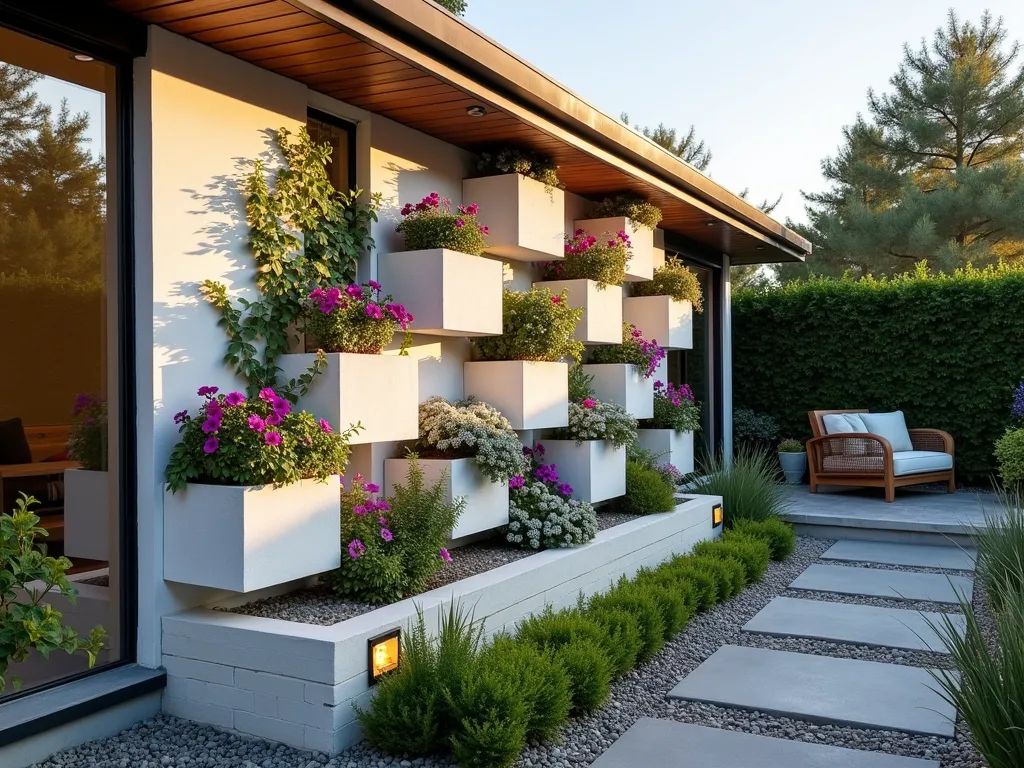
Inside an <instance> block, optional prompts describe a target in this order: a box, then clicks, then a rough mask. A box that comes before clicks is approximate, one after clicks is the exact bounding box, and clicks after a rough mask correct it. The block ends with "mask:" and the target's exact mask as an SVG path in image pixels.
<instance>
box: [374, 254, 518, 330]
mask: <svg viewBox="0 0 1024 768" xmlns="http://www.w3.org/2000/svg"><path fill="white" fill-rule="evenodd" d="M377 279H378V281H379V282H380V283H381V284H382V285H383V286H384V288H385V290H386V291H387V292H388V293H390V294H391V295H392V296H395V297H396V300H397V301H400V302H401V303H402V304H403V305H405V308H406V310H408V311H409V312H410V313H411V314H412V316H413V317H414V318H415V320H414V321H413V323H412V325H411V326H410V329H411V330H412V331H413V332H414V333H422V334H428V335H432V336H500V335H501V289H502V285H503V282H502V264H501V262H500V261H494V260H493V259H486V258H483V257H480V256H471V255H470V254H468V253H460V252H459V251H450V250H448V249H447V248H435V249H432V250H425V251H402V252H399V253H383V254H381V255H380V256H378V257H377Z"/></svg>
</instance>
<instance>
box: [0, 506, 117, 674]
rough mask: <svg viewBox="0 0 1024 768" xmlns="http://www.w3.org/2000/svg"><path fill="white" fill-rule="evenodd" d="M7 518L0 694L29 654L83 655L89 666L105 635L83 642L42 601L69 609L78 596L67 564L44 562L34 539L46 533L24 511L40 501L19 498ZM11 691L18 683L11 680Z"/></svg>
mask: <svg viewBox="0 0 1024 768" xmlns="http://www.w3.org/2000/svg"><path fill="white" fill-rule="evenodd" d="M16 503H17V506H16V508H15V510H14V511H13V512H12V513H11V514H9V515H8V514H3V515H0V691H3V690H4V688H6V686H7V680H6V679H5V675H6V674H7V669H8V667H9V666H10V665H11V664H12V663H17V662H20V661H24V660H25V659H27V658H28V655H29V652H30V651H35V652H36V653H38V654H40V655H41V656H42V657H43V658H49V656H50V654H51V653H53V651H64V652H65V653H67V654H69V655H70V654H73V653H78V652H81V653H84V654H85V655H86V656H87V657H88V659H89V666H90V667H92V666H93V664H95V663H96V654H98V653H99V652H100V650H101V649H102V648H103V640H104V639H105V638H106V636H107V633H106V632H104V631H103V627H99V626H97V627H93V629H92V630H90V632H89V635H88V637H85V636H81V635H79V634H78V632H76V631H75V630H74V629H72V628H71V627H68V626H65V625H64V623H63V616H62V614H61V612H60V611H58V610H56V609H55V608H54V607H53V605H51V604H50V603H49V602H47V600H46V596H47V595H50V594H51V593H54V592H56V593H57V594H59V595H60V596H61V597H62V598H64V599H65V600H67V601H68V602H69V603H71V604H72V605H74V603H75V599H76V597H77V595H78V593H77V592H76V591H75V588H74V587H72V586H71V582H69V581H68V579H67V576H65V574H66V573H67V571H68V569H69V568H70V567H71V561H70V560H68V559H67V558H66V557H48V556H47V555H46V551H45V549H44V548H43V547H42V546H41V545H40V544H38V543H36V539H38V538H39V537H40V536H48V535H49V534H48V533H47V531H46V530H45V529H44V528H40V527H39V526H38V524H39V517H38V516H37V515H35V514H33V513H32V512H31V511H30V510H29V507H31V506H32V505H33V504H38V503H39V501H38V500H37V499H35V498H33V497H32V496H26V495H25V494H24V493H22V494H19V498H18V500H17V502H16ZM12 682H13V684H14V687H15V688H18V687H20V686H21V680H20V679H19V678H17V677H13V678H12Z"/></svg>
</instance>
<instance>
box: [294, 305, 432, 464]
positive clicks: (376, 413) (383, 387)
mask: <svg viewBox="0 0 1024 768" xmlns="http://www.w3.org/2000/svg"><path fill="white" fill-rule="evenodd" d="M413 314H415V313H413ZM314 360H316V355H315V354H303V355H281V356H280V357H279V358H277V364H278V366H279V367H280V368H281V371H282V373H283V375H284V376H285V377H286V378H289V379H293V378H297V377H299V376H301V375H302V374H303V373H305V372H306V371H307V370H308V369H309V367H310V366H311V365H312V364H313V361H314ZM299 407H300V408H302V409H303V410H306V411H310V412H311V413H313V414H314V415H315V416H317V417H318V418H322V419H327V421H328V422H330V424H331V426H332V427H334V429H335V430H338V431H340V430H343V429H347V428H348V427H349V425H351V424H355V423H356V422H361V423H362V425H363V429H362V431H361V432H360V433H359V434H358V435H355V436H354V437H353V438H352V440H351V441H350V442H351V443H352V444H353V445H359V444H362V443H383V442H386V441H389V440H415V439H416V438H417V437H418V436H419V361H418V360H416V359H415V358H413V357H403V356H401V355H389V354H385V355H356V354H351V353H347V352H343V353H329V354H328V355H327V368H326V370H324V372H323V373H321V374H320V375H319V376H317V377H316V378H314V379H313V383H312V384H311V385H310V387H309V392H307V393H306V394H305V395H303V396H301V397H300V398H299Z"/></svg>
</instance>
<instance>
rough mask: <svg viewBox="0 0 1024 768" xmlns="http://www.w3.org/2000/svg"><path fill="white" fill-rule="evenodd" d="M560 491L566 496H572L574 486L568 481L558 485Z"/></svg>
mask: <svg viewBox="0 0 1024 768" xmlns="http://www.w3.org/2000/svg"><path fill="white" fill-rule="evenodd" d="M558 492H559V493H560V494H562V495H563V496H565V497H566V498H569V497H570V496H572V486H571V485H569V484H568V483H562V484H561V485H560V486H558Z"/></svg>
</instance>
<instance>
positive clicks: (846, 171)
mask: <svg viewBox="0 0 1024 768" xmlns="http://www.w3.org/2000/svg"><path fill="white" fill-rule="evenodd" d="M1018 54H1019V44H1018V43H1012V44H1008V43H1007V32H1006V29H1005V27H1004V26H1003V22H1002V19H998V20H995V21H993V19H992V17H991V15H990V14H988V13H985V14H984V15H983V16H982V18H981V21H980V23H979V24H978V25H975V24H972V23H971V22H963V23H961V22H960V20H959V19H958V18H957V16H956V14H955V13H954V12H953V11H952V10H951V11H950V12H949V17H948V21H947V24H946V26H945V27H944V28H940V29H938V30H936V32H935V35H934V37H933V39H932V42H931V45H930V46H929V45H928V44H926V43H925V42H924V41H922V43H921V47H920V48H919V49H917V50H914V49H912V48H911V47H910V46H909V45H907V46H904V55H903V62H902V63H901V65H900V67H899V71H898V72H897V73H896V74H895V75H894V76H893V77H892V78H891V79H890V81H889V82H890V85H891V86H892V91H891V92H889V93H884V94H879V93H876V92H875V91H873V90H872V91H869V92H868V107H869V112H870V117H869V118H868V119H865V118H862V117H860V116H858V119H857V122H856V123H855V124H854V125H853V126H851V127H848V128H846V129H844V132H843V139H844V141H843V145H842V146H841V147H840V150H839V153H838V155H837V156H836V157H835V158H828V159H826V160H825V161H823V163H822V172H823V174H824V176H825V178H826V179H827V180H828V181H829V182H830V183H831V188H830V189H828V190H826V191H825V192H821V193H816V194H806V193H805V195H804V196H805V199H806V201H807V208H806V210H807V215H808V220H809V225H808V226H807V227H805V228H800V227H798V228H797V229H798V231H800V232H801V234H803V235H804V236H805V237H808V239H810V240H811V241H812V242H813V243H814V246H815V253H814V254H812V259H811V260H810V261H809V264H808V267H809V268H810V269H811V270H813V271H815V272H824V273H836V272H842V271H844V270H850V271H852V272H854V273H856V274H867V273H878V274H884V273H893V272H905V271H908V270H910V269H912V268H913V267H914V265H915V264H916V263H919V262H922V261H927V262H928V263H929V264H930V265H932V266H933V267H934V268H941V269H951V268H954V267H957V266H961V265H963V264H965V263H967V262H971V263H974V264H975V265H983V264H988V263H993V262H995V261H997V260H999V259H1005V260H1008V261H1017V260H1021V259H1024V161H1022V154H1024V66H1020V65H1017V64H1015V62H1016V60H1017V58H1018Z"/></svg>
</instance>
